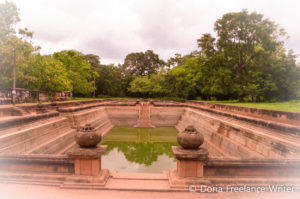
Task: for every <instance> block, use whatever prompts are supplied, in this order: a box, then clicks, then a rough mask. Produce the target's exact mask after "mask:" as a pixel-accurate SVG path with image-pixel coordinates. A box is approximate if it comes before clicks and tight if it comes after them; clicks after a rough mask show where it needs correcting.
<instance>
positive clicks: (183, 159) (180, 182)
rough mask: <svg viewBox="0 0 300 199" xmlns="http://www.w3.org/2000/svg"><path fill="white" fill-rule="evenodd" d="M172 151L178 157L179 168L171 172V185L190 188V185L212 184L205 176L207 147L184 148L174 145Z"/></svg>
mask: <svg viewBox="0 0 300 199" xmlns="http://www.w3.org/2000/svg"><path fill="white" fill-rule="evenodd" d="M172 152H173V154H174V157H175V158H176V159H177V170H176V171H170V172H169V182H170V186H171V187H177V188H188V186H189V185H197V184H210V182H209V181H208V180H206V179H205V178H204V177H203V174H204V171H203V167H204V163H205V161H206V159H207V157H208V151H207V150H206V149H204V148H201V147H200V148H198V149H184V148H182V147H180V146H172Z"/></svg>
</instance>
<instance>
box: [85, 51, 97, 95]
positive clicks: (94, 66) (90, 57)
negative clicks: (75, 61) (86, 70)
mask: <svg viewBox="0 0 300 199" xmlns="http://www.w3.org/2000/svg"><path fill="white" fill-rule="evenodd" d="M84 57H85V59H86V60H87V61H88V62H89V63H90V64H91V76H92V80H93V82H94V88H95V89H94V92H93V97H96V89H97V88H96V78H98V77H99V73H97V72H96V69H97V68H98V67H99V66H100V57H99V56H98V55H93V54H87V55H85V56H84Z"/></svg>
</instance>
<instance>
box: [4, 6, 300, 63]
mask: <svg viewBox="0 0 300 199" xmlns="http://www.w3.org/2000/svg"><path fill="white" fill-rule="evenodd" d="M12 1H14V2H16V4H17V7H18V8H19V10H20V17H21V22H20V24H19V25H20V27H28V28H29V29H30V30H31V31H33V32H34V37H33V42H34V43H35V44H37V45H40V46H41V47H42V51H41V52H42V53H47V54H49V53H53V52H55V51H60V50H64V49H76V50H78V51H81V52H83V53H94V54H97V55H99V56H100V57H101V61H102V63H112V62H113V63H122V62H123V61H124V58H125V57H126V55H127V54H129V53H131V52H141V51H146V50H147V49H152V50H154V52H155V53H157V54H159V55H160V57H161V58H163V59H165V60H167V59H168V58H170V57H171V56H173V55H174V54H175V53H181V54H186V53H189V52H191V51H193V50H195V49H197V42H196V40H197V39H198V38H200V37H201V35H202V34H204V33H212V34H213V35H215V33H214V30H213V26H214V22H215V21H216V20H217V19H218V18H221V17H222V15H223V14H225V13H227V12H237V11H241V10H242V9H245V8H247V9H248V10H249V11H257V12H259V13H262V14H264V15H265V17H266V18H270V19H271V20H272V21H275V22H276V23H279V24H280V25H281V27H283V28H285V30H286V31H287V32H288V34H289V35H290V36H291V38H290V39H289V40H288V41H287V42H286V47H287V49H290V48H292V49H294V51H295V53H296V54H300V42H299V39H298V35H299V32H300V24H299V23H298V18H300V13H299V9H298V7H299V3H298V1H297V0H286V1H285V2H284V3H283V2H282V1H279V0H273V1H271V2H270V1H268V0H245V1H239V0H227V1H220V0H210V1H199V0H188V1H186V0H163V1H161V0H143V1H140V0H110V1H107V0H85V1H82V0H26V1H24V0H12ZM0 2H4V0H0Z"/></svg>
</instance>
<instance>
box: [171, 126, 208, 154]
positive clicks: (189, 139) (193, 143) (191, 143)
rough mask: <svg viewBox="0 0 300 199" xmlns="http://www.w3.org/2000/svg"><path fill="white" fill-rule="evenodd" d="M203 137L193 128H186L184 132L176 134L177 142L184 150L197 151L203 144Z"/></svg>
mask: <svg viewBox="0 0 300 199" xmlns="http://www.w3.org/2000/svg"><path fill="white" fill-rule="evenodd" d="M203 141H204V137H203V135H202V134H201V133H199V132H198V131H197V130H196V129H195V127H194V126H191V125H190V126H188V127H186V128H185V129H184V131H182V132H180V133H178V135H177V142H178V143H179V144H180V145H181V146H182V147H183V148H184V149H197V148H199V146H201V145H202V144H203Z"/></svg>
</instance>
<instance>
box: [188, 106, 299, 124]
mask: <svg viewBox="0 0 300 199" xmlns="http://www.w3.org/2000/svg"><path fill="white" fill-rule="evenodd" d="M189 103H190V104H195V105H202V106H205V107H208V108H209V107H213V109H216V110H221V111H228V112H233V113H238V114H242V115H245V116H251V117H255V118H261V119H267V120H272V121H278V122H285V123H289V124H293V125H298V126H300V122H299V121H300V113H294V112H287V111H276V110H268V109H258V108H250V107H242V106H234V105H227V104H214V103H208V102H197V101H189Z"/></svg>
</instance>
